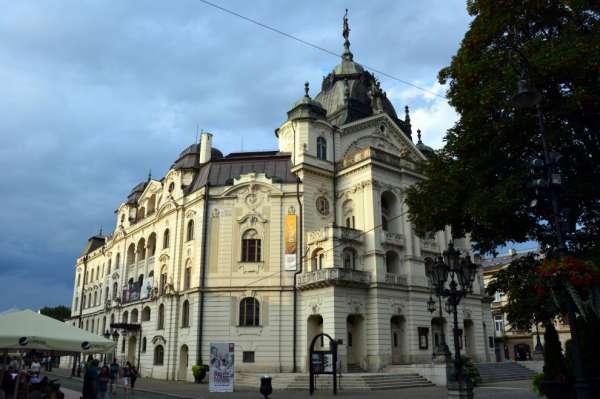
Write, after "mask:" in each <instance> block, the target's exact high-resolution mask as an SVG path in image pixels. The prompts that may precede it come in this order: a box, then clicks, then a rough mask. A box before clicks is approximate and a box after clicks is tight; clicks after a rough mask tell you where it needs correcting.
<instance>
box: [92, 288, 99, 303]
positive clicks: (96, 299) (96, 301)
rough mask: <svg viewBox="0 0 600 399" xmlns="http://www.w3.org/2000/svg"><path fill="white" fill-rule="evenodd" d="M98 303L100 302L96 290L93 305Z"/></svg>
mask: <svg viewBox="0 0 600 399" xmlns="http://www.w3.org/2000/svg"><path fill="white" fill-rule="evenodd" d="M97 303H98V291H94V302H93V304H92V306H96V304H97Z"/></svg>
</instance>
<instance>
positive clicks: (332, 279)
mask: <svg viewBox="0 0 600 399" xmlns="http://www.w3.org/2000/svg"><path fill="white" fill-rule="evenodd" d="M370 282H371V273H369V272H363V271H359V270H348V269H338V268H333V267H328V268H324V269H321V270H315V271H313V272H306V273H302V274H300V275H299V276H298V288H300V289H310V288H320V287H327V286H332V285H341V286H349V287H366V286H368V285H369V283H370Z"/></svg>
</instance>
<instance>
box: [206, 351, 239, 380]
mask: <svg viewBox="0 0 600 399" xmlns="http://www.w3.org/2000/svg"><path fill="white" fill-rule="evenodd" d="M234 363H235V358H234V344H233V343H221V342H217V343H214V342H211V344H210V366H209V371H208V391H209V392H233V377H234Z"/></svg>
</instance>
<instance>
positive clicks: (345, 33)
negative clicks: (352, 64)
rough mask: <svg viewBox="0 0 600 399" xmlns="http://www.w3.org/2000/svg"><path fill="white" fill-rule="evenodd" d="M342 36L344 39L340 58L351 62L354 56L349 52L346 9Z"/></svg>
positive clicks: (348, 28)
mask: <svg viewBox="0 0 600 399" xmlns="http://www.w3.org/2000/svg"><path fill="white" fill-rule="evenodd" d="M342 36H343V37H344V54H342V58H343V59H345V60H348V61H352V59H353V58H354V56H353V55H352V52H351V51H350V41H349V40H348V37H350V26H348V9H347V8H346V14H344V29H343V30H342Z"/></svg>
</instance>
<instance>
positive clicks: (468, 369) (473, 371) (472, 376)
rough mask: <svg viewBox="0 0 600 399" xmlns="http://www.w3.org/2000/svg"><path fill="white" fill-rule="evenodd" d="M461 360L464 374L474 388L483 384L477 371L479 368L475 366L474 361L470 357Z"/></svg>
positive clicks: (462, 357)
mask: <svg viewBox="0 0 600 399" xmlns="http://www.w3.org/2000/svg"><path fill="white" fill-rule="evenodd" d="M460 359H461V362H462V369H463V373H464V375H465V376H467V378H468V379H469V381H471V384H473V386H474V387H476V386H477V385H479V384H481V376H480V375H479V370H477V367H475V365H474V364H473V360H471V358H470V357H469V356H461V357H460Z"/></svg>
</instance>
